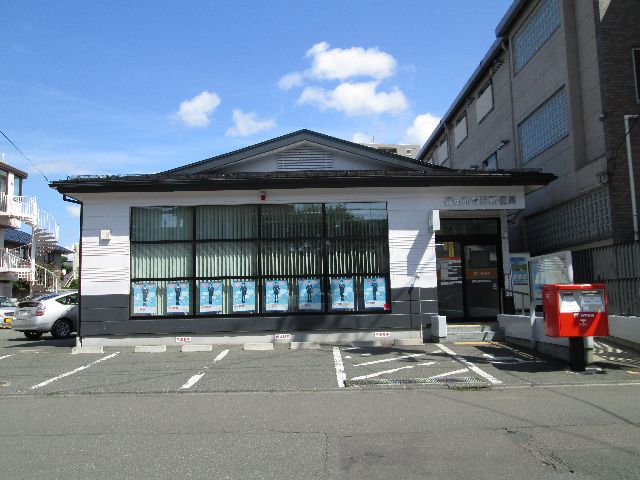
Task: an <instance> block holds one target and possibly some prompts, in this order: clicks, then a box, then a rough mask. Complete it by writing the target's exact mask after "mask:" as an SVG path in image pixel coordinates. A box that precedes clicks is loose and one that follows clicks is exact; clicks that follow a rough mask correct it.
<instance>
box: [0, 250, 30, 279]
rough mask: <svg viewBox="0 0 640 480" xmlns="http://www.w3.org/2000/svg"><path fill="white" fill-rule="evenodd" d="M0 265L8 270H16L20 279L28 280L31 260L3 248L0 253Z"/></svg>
mask: <svg viewBox="0 0 640 480" xmlns="http://www.w3.org/2000/svg"><path fill="white" fill-rule="evenodd" d="M0 267H1V268H2V269H3V270H5V269H6V270H7V271H9V272H17V273H18V278H20V279H23V280H29V279H30V278H31V260H28V259H24V258H22V257H21V256H19V255H16V254H15V253H12V251H11V250H5V251H4V252H2V255H0ZM25 270H26V271H25Z"/></svg>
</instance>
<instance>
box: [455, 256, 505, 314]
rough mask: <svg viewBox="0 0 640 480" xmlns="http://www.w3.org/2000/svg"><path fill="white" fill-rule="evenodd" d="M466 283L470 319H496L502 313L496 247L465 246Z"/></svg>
mask: <svg viewBox="0 0 640 480" xmlns="http://www.w3.org/2000/svg"><path fill="white" fill-rule="evenodd" d="M464 260H465V268H464V282H465V288H466V307H467V309H466V311H467V315H468V316H469V317H473V318H486V317H495V316H496V315H497V314H498V313H500V288H499V284H500V282H499V277H498V254H497V248H496V245H473V244H472V245H465V247H464Z"/></svg>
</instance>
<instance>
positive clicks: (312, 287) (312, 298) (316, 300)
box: [298, 278, 322, 310]
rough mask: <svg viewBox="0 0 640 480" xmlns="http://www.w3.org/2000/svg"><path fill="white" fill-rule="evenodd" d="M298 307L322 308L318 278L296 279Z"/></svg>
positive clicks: (307, 308)
mask: <svg viewBox="0 0 640 480" xmlns="http://www.w3.org/2000/svg"><path fill="white" fill-rule="evenodd" d="M298 309H300V310H322V295H321V292H320V279H318V278H302V279H300V280H298Z"/></svg>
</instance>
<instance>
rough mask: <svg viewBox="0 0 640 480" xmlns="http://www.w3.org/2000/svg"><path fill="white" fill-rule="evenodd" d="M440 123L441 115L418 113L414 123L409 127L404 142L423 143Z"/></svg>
mask: <svg viewBox="0 0 640 480" xmlns="http://www.w3.org/2000/svg"><path fill="white" fill-rule="evenodd" d="M438 123H440V117H436V116H435V115H432V114H430V113H425V114H423V115H418V116H417V117H416V118H415V120H414V121H413V125H411V126H410V127H409V128H407V132H406V133H405V137H404V143H412V144H417V145H422V144H423V143H425V142H426V141H427V139H428V138H429V136H430V135H431V134H432V133H433V131H434V130H435V129H436V127H437V126H438Z"/></svg>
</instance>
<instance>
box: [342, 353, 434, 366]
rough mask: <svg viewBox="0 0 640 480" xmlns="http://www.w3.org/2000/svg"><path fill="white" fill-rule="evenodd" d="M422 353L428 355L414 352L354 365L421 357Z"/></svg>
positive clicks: (359, 364)
mask: <svg viewBox="0 0 640 480" xmlns="http://www.w3.org/2000/svg"><path fill="white" fill-rule="evenodd" d="M422 355H426V353H413V354H411V355H402V356H401V357H395V358H385V359H384V360H374V361H372V362H365V363H358V364H356V365H354V367H363V366H365V365H373V364H375V363H386V362H394V361H396V360H406V359H407V358H414V357H420V356H422Z"/></svg>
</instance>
